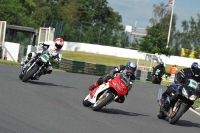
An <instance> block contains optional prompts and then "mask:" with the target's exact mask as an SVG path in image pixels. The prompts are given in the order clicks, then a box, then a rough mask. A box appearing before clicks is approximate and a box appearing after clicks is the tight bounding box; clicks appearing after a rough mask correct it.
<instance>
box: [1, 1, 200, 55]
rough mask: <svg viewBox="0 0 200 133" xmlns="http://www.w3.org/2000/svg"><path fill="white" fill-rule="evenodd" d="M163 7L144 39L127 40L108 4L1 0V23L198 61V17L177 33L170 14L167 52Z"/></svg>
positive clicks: (156, 8)
mask: <svg viewBox="0 0 200 133" xmlns="http://www.w3.org/2000/svg"><path fill="white" fill-rule="evenodd" d="M163 7H164V3H160V4H155V5H153V11H152V12H153V14H154V16H152V18H150V20H149V21H150V22H151V24H152V25H151V26H150V27H146V31H147V36H144V37H139V38H138V37H134V39H132V40H131V39H130V33H129V34H128V33H126V32H125V31H124V29H125V27H124V26H123V25H122V16H121V15H120V14H119V13H118V12H115V11H114V10H113V8H112V7H110V6H109V3H108V2H107V0H87V1H86V0H0V21H7V23H8V24H9V25H20V26H27V27H34V28H36V29H38V28H39V27H44V26H49V24H56V23H57V24H58V23H59V24H61V25H60V28H59V29H60V32H59V34H57V37H62V38H63V39H64V40H66V41H72V42H84V43H91V44H99V45H108V46H114V47H123V48H125V47H129V48H133V49H139V51H142V52H147V53H152V54H155V53H158V54H165V55H177V56H179V55H180V52H181V48H185V49H187V50H186V52H185V56H186V57H189V55H190V53H191V51H195V54H194V58H199V52H200V46H199V32H200V14H199V13H197V20H195V19H194V18H193V17H191V18H190V20H189V21H186V20H185V21H183V22H182V28H183V29H182V31H179V30H177V29H176V27H175V25H176V21H177V19H178V15H176V14H173V22H172V28H171V31H170V33H171V37H170V41H169V47H168V48H167V47H166V45H167V35H168V29H169V21H170V16H171V9H170V8H169V9H168V10H165V11H164V12H163V14H161V13H160V11H161V9H162V8H163Z"/></svg>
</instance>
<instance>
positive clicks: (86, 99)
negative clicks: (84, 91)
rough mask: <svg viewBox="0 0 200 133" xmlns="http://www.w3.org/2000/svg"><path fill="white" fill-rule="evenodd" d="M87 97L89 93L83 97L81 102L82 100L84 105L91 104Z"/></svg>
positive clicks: (88, 105)
mask: <svg viewBox="0 0 200 133" xmlns="http://www.w3.org/2000/svg"><path fill="white" fill-rule="evenodd" d="M88 97H89V95H87V96H86V98H85V99H83V102H82V103H83V106H85V107H90V106H91V102H89V101H88Z"/></svg>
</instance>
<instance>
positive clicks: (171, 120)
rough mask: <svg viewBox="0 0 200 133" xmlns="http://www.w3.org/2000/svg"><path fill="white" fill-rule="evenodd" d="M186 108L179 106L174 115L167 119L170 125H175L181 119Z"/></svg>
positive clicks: (182, 105)
mask: <svg viewBox="0 0 200 133" xmlns="http://www.w3.org/2000/svg"><path fill="white" fill-rule="evenodd" d="M186 110H187V106H185V105H184V104H181V105H180V107H179V109H178V111H177V112H176V114H174V115H173V117H169V123H170V124H176V122H177V121H178V120H179V119H180V118H181V116H182V115H183V114H184V113H185V112H186Z"/></svg>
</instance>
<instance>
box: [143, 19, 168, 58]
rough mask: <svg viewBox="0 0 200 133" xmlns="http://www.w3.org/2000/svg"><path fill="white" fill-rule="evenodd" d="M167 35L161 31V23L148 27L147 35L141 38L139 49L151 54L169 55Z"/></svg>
mask: <svg viewBox="0 0 200 133" xmlns="http://www.w3.org/2000/svg"><path fill="white" fill-rule="evenodd" d="M166 43H167V35H166V34H165V33H163V32H162V31H161V28H160V24H159V23H157V24H156V25H154V26H152V27H150V28H148V29H147V36H144V37H143V38H142V39H141V40H140V45H139V51H142V52H146V53H151V54H155V53H158V54H165V55H169V54H170V50H169V49H168V48H166V45H167V44H166Z"/></svg>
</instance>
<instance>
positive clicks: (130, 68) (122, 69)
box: [89, 61, 137, 103]
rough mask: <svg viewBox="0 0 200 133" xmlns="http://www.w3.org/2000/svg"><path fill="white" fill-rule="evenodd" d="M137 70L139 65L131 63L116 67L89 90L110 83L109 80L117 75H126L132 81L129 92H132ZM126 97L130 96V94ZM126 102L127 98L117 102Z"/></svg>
mask: <svg viewBox="0 0 200 133" xmlns="http://www.w3.org/2000/svg"><path fill="white" fill-rule="evenodd" d="M136 70H137V64H136V63H135V62H131V61H130V62H128V63H127V64H126V66H124V65H120V66H119V67H115V68H114V69H112V70H110V73H109V74H106V75H103V76H101V77H99V79H98V80H97V82H95V83H94V84H93V85H91V86H89V90H90V91H92V90H93V89H94V88H96V87H98V86H99V85H101V84H102V83H103V82H108V80H109V79H112V78H114V77H115V74H116V73H125V74H126V76H128V77H129V79H130V84H129V91H130V90H131V88H132V84H133V82H134V80H135V71H136ZM126 95H128V93H127V94H126ZM124 100H125V97H124V96H121V97H119V98H118V99H117V100H116V101H117V102H119V103H123V102H124Z"/></svg>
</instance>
